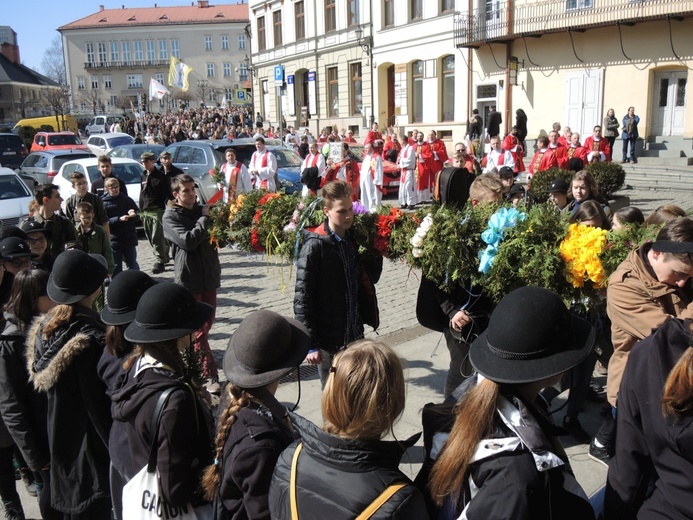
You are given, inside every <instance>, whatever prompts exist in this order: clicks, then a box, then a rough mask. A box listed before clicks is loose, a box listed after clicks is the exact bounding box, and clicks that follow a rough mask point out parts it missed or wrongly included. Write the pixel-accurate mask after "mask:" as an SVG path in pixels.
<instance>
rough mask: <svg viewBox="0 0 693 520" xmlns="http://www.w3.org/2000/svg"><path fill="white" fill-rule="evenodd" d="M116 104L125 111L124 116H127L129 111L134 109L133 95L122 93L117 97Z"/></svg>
mask: <svg viewBox="0 0 693 520" xmlns="http://www.w3.org/2000/svg"><path fill="white" fill-rule="evenodd" d="M115 106H116V108H117V109H119V110H122V111H123V115H124V116H127V111H128V110H132V108H133V106H134V101H133V100H132V97H130V96H126V95H125V94H121V95H120V96H118V97H117V98H116V102H115Z"/></svg>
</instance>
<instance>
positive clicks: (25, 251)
mask: <svg viewBox="0 0 693 520" xmlns="http://www.w3.org/2000/svg"><path fill="white" fill-rule="evenodd" d="M26 257H29V258H36V257H38V255H35V254H33V253H32V252H31V248H30V247H29V244H27V242H26V240H22V239H21V238H19V237H7V238H5V239H3V240H0V258H2V259H3V260H9V261H12V260H16V259H17V258H26Z"/></svg>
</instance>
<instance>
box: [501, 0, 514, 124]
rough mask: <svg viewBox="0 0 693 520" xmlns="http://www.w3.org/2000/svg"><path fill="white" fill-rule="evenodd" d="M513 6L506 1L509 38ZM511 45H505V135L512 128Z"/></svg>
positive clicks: (511, 0)
mask: <svg viewBox="0 0 693 520" xmlns="http://www.w3.org/2000/svg"><path fill="white" fill-rule="evenodd" d="M514 8H515V6H514V4H513V0H508V12H507V20H508V29H507V35H508V37H510V36H511V35H512V24H513V18H514V16H513V15H514V14H515V13H514ZM511 45H512V41H509V42H508V43H506V44H505V117H504V118H503V121H505V133H506V134H507V133H508V132H509V131H510V128H511V127H512V125H511V124H510V123H511V118H512V106H511V104H512V92H511V89H512V85H511V84H510V67H509V66H508V63H510V54H511V53H510V51H511V49H510V46H511Z"/></svg>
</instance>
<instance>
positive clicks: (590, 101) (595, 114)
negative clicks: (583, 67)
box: [563, 70, 604, 139]
mask: <svg viewBox="0 0 693 520" xmlns="http://www.w3.org/2000/svg"><path fill="white" fill-rule="evenodd" d="M603 77H604V71H603V70H589V71H581V72H571V73H568V74H566V80H565V81H566V83H565V116H564V117H565V122H564V123H563V125H564V126H565V125H567V126H569V127H570V129H571V130H572V131H573V132H578V133H579V134H580V136H581V137H582V138H583V139H584V138H585V137H587V136H589V135H592V130H593V128H594V127H595V126H596V125H601V124H602V81H603Z"/></svg>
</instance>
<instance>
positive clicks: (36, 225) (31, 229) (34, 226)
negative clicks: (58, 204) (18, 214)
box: [20, 218, 51, 238]
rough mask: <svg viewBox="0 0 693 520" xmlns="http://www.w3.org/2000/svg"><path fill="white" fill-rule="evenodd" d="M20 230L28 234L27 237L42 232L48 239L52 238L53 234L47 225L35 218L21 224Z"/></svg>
mask: <svg viewBox="0 0 693 520" xmlns="http://www.w3.org/2000/svg"><path fill="white" fill-rule="evenodd" d="M20 229H21V230H22V231H23V232H24V233H26V234H27V235H28V234H29V233H38V232H41V233H43V234H44V235H46V237H47V238H50V236H51V232H50V230H49V229H48V228H47V227H46V226H45V224H42V223H40V222H36V221H35V220H34V219H33V218H28V219H26V220H25V221H24V222H22V223H21V224H20Z"/></svg>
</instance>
